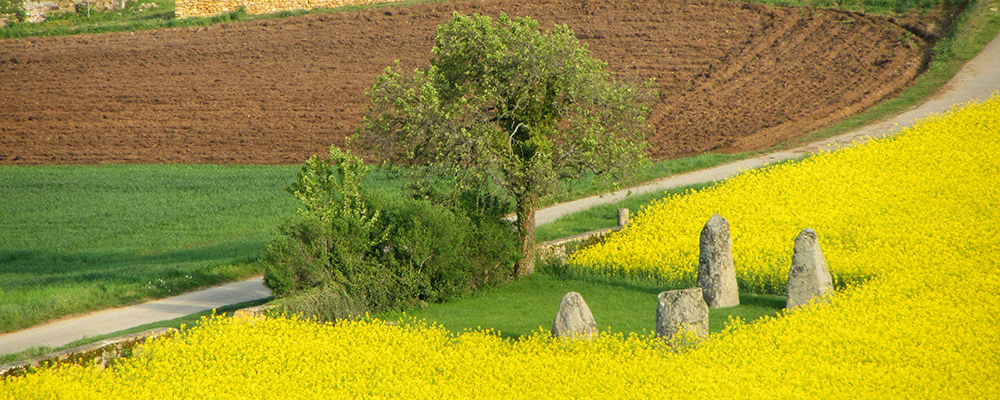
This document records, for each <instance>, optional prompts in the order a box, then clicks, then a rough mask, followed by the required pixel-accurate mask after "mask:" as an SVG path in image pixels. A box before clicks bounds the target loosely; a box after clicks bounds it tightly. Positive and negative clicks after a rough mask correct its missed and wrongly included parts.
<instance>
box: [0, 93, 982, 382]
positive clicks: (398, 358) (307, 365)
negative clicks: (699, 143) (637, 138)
mask: <svg viewBox="0 0 1000 400" xmlns="http://www.w3.org/2000/svg"><path fill="white" fill-rule="evenodd" d="M998 154H1000V97H996V96H995V97H994V98H993V99H992V100H990V101H988V102H985V103H981V104H972V105H968V106H967V107H966V108H965V109H962V110H955V111H953V113H951V114H950V115H948V116H945V117H941V118H933V119H930V120H928V121H925V122H923V123H922V124H920V125H919V126H918V127H916V128H914V129H911V130H907V131H906V132H904V133H902V134H900V135H899V136H896V137H893V138H891V139H884V140H877V141H873V142H871V143H868V144H865V145H862V146H859V147H856V148H851V149H845V150H842V151H838V152H834V153H828V154H823V155H820V156H816V157H812V158H810V159H809V160H806V161H804V162H801V163H795V164H790V165H784V166H779V167H775V168H770V169H767V170H764V171H759V172H751V173H748V174H745V175H743V176H741V177H738V178H735V179H732V180H730V181H729V182H727V183H725V184H722V185H719V186H716V187H714V188H712V189H709V190H705V191H702V192H697V193H691V194H688V195H686V196H679V197H674V198H671V199H668V200H666V201H664V202H662V203H659V204H656V205H654V206H652V207H650V208H649V209H648V210H646V211H645V212H644V213H643V214H642V216H641V217H639V218H637V219H635V220H634V223H633V225H632V226H631V227H630V228H629V229H628V230H626V231H624V232H622V234H620V235H618V236H616V237H614V238H613V239H611V240H609V241H608V243H607V244H606V245H604V246H603V247H598V248H594V249H592V250H590V251H587V252H585V253H582V254H580V255H579V256H577V257H576V258H575V262H576V263H578V264H579V265H582V266H588V267H591V268H595V269H599V270H606V271H619V272H636V273H639V272H641V271H655V272H656V273H658V274H664V275H666V276H669V277H675V278H676V279H678V280H680V281H685V282H687V281H693V277H692V274H693V272H692V268H693V267H694V265H695V264H696V262H697V259H696V257H697V254H696V251H697V238H698V233H699V231H700V229H701V226H702V225H703V224H704V222H705V221H706V220H707V219H708V217H709V216H710V215H711V214H712V213H714V212H718V213H720V214H722V215H723V216H724V217H726V218H728V219H729V220H730V223H731V224H732V227H733V233H734V241H735V243H734V252H735V254H736V260H737V263H738V264H739V274H740V277H741V282H742V283H744V284H747V285H750V286H753V285H757V286H756V287H758V288H759V289H768V290H770V289H773V288H779V287H781V286H782V285H783V280H784V279H785V277H784V275H785V274H786V273H787V269H788V266H789V264H790V258H791V249H792V240H793V239H794V237H795V235H796V234H797V233H798V231H799V230H801V229H802V228H805V227H812V228H814V229H816V230H817V232H818V233H819V235H820V241H821V245H822V246H823V250H824V253H825V254H826V255H827V260H828V263H829V264H830V267H831V268H832V269H833V272H834V273H835V274H837V275H839V276H841V277H844V276H866V277H868V280H867V281H866V282H865V283H863V284H857V285H850V286H849V287H848V288H846V289H843V290H840V291H839V292H838V293H837V295H836V296H835V297H833V298H832V301H831V302H830V303H827V304H818V305H817V304H814V305H810V306H807V307H804V308H801V309H797V310H796V311H794V312H791V313H788V314H785V315H783V316H781V317H779V318H770V319H766V320H764V321H763V322H756V323H753V324H748V325H744V324H741V323H739V322H736V323H734V324H733V325H732V326H731V327H730V328H729V329H728V331H727V332H724V333H722V334H718V335H714V336H712V337H711V338H709V340H707V341H705V342H703V343H702V344H701V345H699V346H697V347H695V348H692V349H687V350H685V351H680V352H677V353H675V352H673V351H670V350H669V348H667V347H666V346H665V345H663V344H662V343H659V342H657V341H656V340H655V339H651V338H646V337H628V338H626V337H621V336H613V335H605V336H601V337H600V338H599V339H597V340H596V341H594V342H572V341H568V342H567V341H560V340H552V339H549V338H548V337H547V335H545V334H544V333H540V334H537V335H534V336H530V337H526V338H523V339H521V340H517V341H510V340H503V339H500V338H499V337H498V336H496V335H494V334H491V333H489V332H467V333H462V334H452V333H449V332H447V331H446V330H444V329H442V328H440V327H436V326H427V325H422V324H419V323H414V324H409V325H386V324H384V323H382V322H380V321H377V320H375V321H367V322H347V323H341V324H337V325H331V324H317V323H311V322H304V321H300V320H296V319H288V318H264V319H259V320H247V319H240V320H233V319H213V320H210V321H206V322H205V323H204V324H202V325H201V326H198V327H194V328H191V329H188V330H186V331H185V332H184V333H183V334H179V335H176V336H175V337H170V338H162V339H158V340H156V341H154V342H153V343H151V344H149V345H147V346H146V347H145V349H144V350H143V351H141V353H140V354H138V355H137V356H134V357H132V358H130V359H127V360H124V361H123V362H122V363H121V364H119V365H118V366H116V367H114V368H113V369H110V370H107V371H103V372H102V371H99V370H98V369H97V368H94V367H78V366H62V367H59V368H52V369H46V370H42V371H39V372H36V373H33V374H30V375H27V376H25V377H21V378H16V379H11V380H7V381H4V382H0V399H34V398H53V399H55V398H58V399H76V398H80V399H89V398H109V399H129V400H137V399H173V398H185V399H199V400H201V399H233V398H236V399H249V398H254V399H257V398H263V399H267V398H289V399H294V398H303V399H306V398H308V399H314V398H358V397H361V398H386V397H395V398H434V399H437V398H656V399H662V398H685V399H687V398H706V399H714V398H725V399H779V398H780V399H784V398H789V399H822V398H831V399H859V398H860V399H911V398H913V399H927V398H934V399H938V398H956V399H976V398H979V399H997V398H1000V323H998V321H1000V317H998V316H1000V189H998V187H1000V157H998ZM769 288H770V289H769ZM650 301H651V302H652V301H655V299H652V298H651V299H650Z"/></svg>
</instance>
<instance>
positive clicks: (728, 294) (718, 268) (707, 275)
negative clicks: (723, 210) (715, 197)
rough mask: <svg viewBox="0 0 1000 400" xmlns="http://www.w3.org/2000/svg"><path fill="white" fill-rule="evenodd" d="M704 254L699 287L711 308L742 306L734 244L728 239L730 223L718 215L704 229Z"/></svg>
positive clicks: (701, 262) (702, 244)
mask: <svg viewBox="0 0 1000 400" xmlns="http://www.w3.org/2000/svg"><path fill="white" fill-rule="evenodd" d="M700 247H701V255H700V256H699V257H698V286H699V287H701V288H702V291H703V292H704V295H705V303H707V304H708V307H709V308H722V307H732V306H738V305H740V294H739V289H738V288H737V286H736V268H734V267H733V245H732V242H731V241H730V239H729V222H726V220H725V219H723V218H722V216H720V215H719V214H713V215H712V218H711V219H709V220H708V222H707V223H706V224H705V228H704V229H702V230H701V244H700Z"/></svg>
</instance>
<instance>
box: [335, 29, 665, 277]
mask: <svg viewBox="0 0 1000 400" xmlns="http://www.w3.org/2000/svg"><path fill="white" fill-rule="evenodd" d="M433 53H434V57H433V58H432V59H431V61H430V64H431V65H430V67H429V68H426V69H416V70H414V71H413V73H412V74H409V75H403V74H402V73H401V72H400V71H396V70H394V69H393V68H391V67H390V68H386V70H385V72H384V73H383V74H382V75H381V76H379V77H378V79H377V81H376V82H375V84H374V86H372V88H371V90H370V91H369V92H368V94H367V95H368V98H369V102H370V104H369V107H368V108H367V110H366V112H365V117H364V122H363V123H362V125H361V126H359V127H358V129H357V131H356V133H355V135H354V137H353V139H352V143H354V144H357V145H360V146H361V147H362V148H365V149H367V150H369V151H373V152H374V153H375V154H376V155H377V156H379V157H381V158H382V159H383V160H384V161H386V162H389V163H394V164H404V165H415V166H424V167H428V168H427V170H432V171H438V172H440V171H450V172H452V173H455V174H456V175H457V176H460V177H461V178H462V179H464V181H467V182H475V183H483V182H490V183H492V184H495V185H496V186H498V187H500V188H502V189H503V190H505V191H506V192H507V193H508V194H509V195H511V196H512V197H513V198H514V200H515V205H516V213H517V218H518V233H519V236H520V239H521V243H522V253H523V255H524V260H522V262H521V263H520V264H519V271H518V272H519V273H520V274H527V273H531V272H533V270H534V244H535V243H534V220H535V218H534V215H535V210H536V208H537V202H538V199H539V198H540V197H541V196H543V195H545V194H547V193H548V192H549V191H550V190H551V188H553V187H554V183H555V182H556V181H557V180H559V179H565V178H571V177H576V176H579V175H581V174H583V173H585V172H588V171H589V172H592V173H594V174H597V175H602V174H604V175H615V176H619V175H621V174H628V173H631V172H632V171H633V170H635V169H636V168H637V167H638V166H639V165H641V164H642V163H643V162H644V161H645V156H644V153H643V150H644V148H645V147H646V146H647V144H646V141H645V131H646V129H647V126H646V123H645V120H646V115H647V114H648V107H646V102H647V100H649V99H651V97H652V96H653V93H652V92H651V91H649V90H645V89H642V88H640V87H637V86H635V85H629V84H624V83H621V82H619V81H618V80H616V79H614V78H615V77H614V74H613V73H611V72H608V71H607V70H606V68H607V64H606V63H605V62H603V61H601V60H598V59H595V58H592V57H591V55H590V51H589V50H588V48H587V47H586V45H583V44H580V43H579V42H578V41H577V39H576V37H575V36H574V35H573V32H572V31H571V30H570V29H569V28H568V27H567V26H565V25H556V26H555V27H554V28H553V29H552V30H549V31H543V30H540V29H539V27H538V22H537V21H535V20H532V19H530V18H527V17H524V18H517V19H513V20H512V19H510V18H508V17H507V15H505V14H500V15H499V16H498V17H497V18H496V19H495V20H494V19H493V18H490V17H488V16H480V15H478V14H476V15H472V16H465V15H461V14H458V13H455V14H454V16H453V19H452V21H450V22H446V23H444V24H441V25H440V26H438V29H437V34H436V36H435V46H434V48H433ZM396 69H398V66H397V68H396Z"/></svg>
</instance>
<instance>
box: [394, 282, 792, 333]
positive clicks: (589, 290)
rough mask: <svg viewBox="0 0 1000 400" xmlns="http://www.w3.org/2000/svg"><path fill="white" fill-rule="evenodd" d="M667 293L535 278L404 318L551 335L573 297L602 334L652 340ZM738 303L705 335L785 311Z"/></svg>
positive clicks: (780, 301) (769, 299)
mask: <svg viewBox="0 0 1000 400" xmlns="http://www.w3.org/2000/svg"><path fill="white" fill-rule="evenodd" d="M671 289H674V288H668V287H663V286H659V285H656V284H653V283H649V282H642V281H635V280H624V279H616V278H606V277H579V276H577V277H574V276H565V275H558V274H553V273H550V272H539V273H535V274H533V275H529V276H527V277H524V278H521V279H519V280H517V281H514V282H511V283H509V284H506V285H503V286H499V287H495V288H490V289H486V290H483V291H480V292H478V293H475V294H473V295H470V296H466V297H463V298H460V299H458V300H455V301H451V302H448V303H444V304H432V305H430V306H429V307H427V308H423V309H411V310H407V311H406V312H405V315H406V316H409V317H414V318H417V319H424V320H427V321H428V322H436V323H438V324H440V325H442V326H444V327H445V328H447V329H448V330H449V331H452V332H462V331H464V330H474V329H493V330H494V331H497V332H498V333H499V334H500V335H501V336H502V337H506V338H515V337H518V336H521V335H526V334H530V333H532V332H534V331H537V330H539V329H544V330H546V331H548V330H549V329H551V328H552V321H553V319H554V318H555V315H556V311H558V310H559V301H560V300H561V299H562V297H563V296H564V295H565V294H566V293H568V292H577V293H580V295H581V296H583V299H584V301H586V302H587V305H588V307H590V310H591V312H592V313H593V314H594V319H595V320H597V325H598V328H599V329H600V330H601V331H602V332H611V333H623V334H626V335H627V334H629V333H631V332H635V333H640V334H641V333H649V334H651V333H653V332H654V329H655V323H656V303H657V300H656V299H657V297H656V296H657V295H658V294H659V293H660V292H663V291H665V290H671ZM740 303H741V304H740V305H739V306H736V307H729V308H721V309H714V310H710V312H709V331H710V332H719V331H721V330H722V328H724V327H725V326H726V323H727V321H728V320H729V318H730V316H733V317H739V318H743V319H744V320H745V321H746V322H752V321H755V320H757V319H759V318H761V317H763V316H776V315H778V314H779V313H780V312H781V310H782V309H783V308H784V306H785V298H784V297H781V296H756V295H746V294H744V295H741V296H740ZM403 316H404V313H403V312H393V313H386V314H382V315H377V316H376V317H378V318H381V319H384V320H387V321H395V320H398V319H400V318H401V317H403Z"/></svg>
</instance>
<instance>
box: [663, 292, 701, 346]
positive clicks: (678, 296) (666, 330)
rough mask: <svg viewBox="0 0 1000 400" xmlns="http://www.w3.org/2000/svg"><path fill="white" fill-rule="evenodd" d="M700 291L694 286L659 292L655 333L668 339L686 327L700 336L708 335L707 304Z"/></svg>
mask: <svg viewBox="0 0 1000 400" xmlns="http://www.w3.org/2000/svg"><path fill="white" fill-rule="evenodd" d="M701 292H702V291H701V288H697V287H696V288H691V289H683V290H671V291H667V292H663V293H660V295H659V296H658V297H657V299H658V300H659V303H658V304H657V306H656V335H657V336H660V337H662V338H664V339H667V340H670V339H673V337H674V335H676V334H677V332H680V330H681V329H688V330H691V331H694V332H695V333H696V334H697V335H698V337H700V338H704V337H706V336H708V304H705V299H704V297H703V295H702V293H701Z"/></svg>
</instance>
